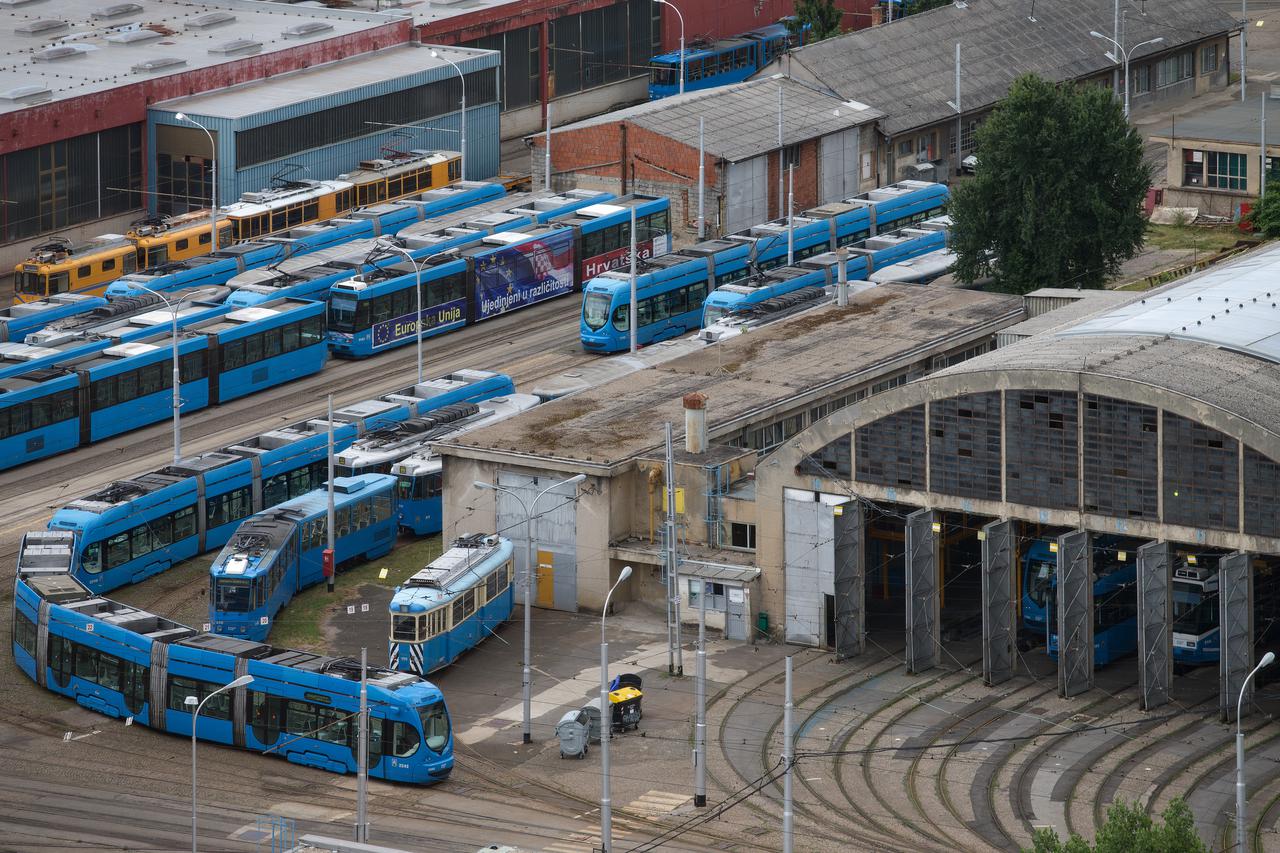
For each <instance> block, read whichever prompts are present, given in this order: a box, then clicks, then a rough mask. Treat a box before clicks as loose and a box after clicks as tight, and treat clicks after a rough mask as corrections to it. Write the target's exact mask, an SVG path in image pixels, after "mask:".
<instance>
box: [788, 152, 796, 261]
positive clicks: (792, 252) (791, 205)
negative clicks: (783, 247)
mask: <svg viewBox="0 0 1280 853" xmlns="http://www.w3.org/2000/svg"><path fill="white" fill-rule="evenodd" d="M795 262H796V167H795V165H794V164H793V165H792V166H791V168H789V169H787V266H791V265H792V264H794V263H795Z"/></svg>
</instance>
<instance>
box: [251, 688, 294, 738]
mask: <svg viewBox="0 0 1280 853" xmlns="http://www.w3.org/2000/svg"><path fill="white" fill-rule="evenodd" d="M284 706H285V700H284V699H281V698H280V697H278V696H271V695H269V694H266V693H259V692H257V691H250V692H249V707H250V709H251V710H250V718H249V724H250V725H251V726H253V736H254V737H256V738H257V739H258V740H259V741H261V742H262V743H263V744H265V745H266V746H271V745H272V744H274V743H275V742H276V741H277V740H278V739H279V738H280V723H281V718H282V717H283V716H284Z"/></svg>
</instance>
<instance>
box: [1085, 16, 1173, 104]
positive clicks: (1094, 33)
mask: <svg viewBox="0 0 1280 853" xmlns="http://www.w3.org/2000/svg"><path fill="white" fill-rule="evenodd" d="M1089 35H1091V36H1093V37H1094V38H1096V39H1102V40H1103V41H1106V42H1110V43H1111V44H1113V45H1115V48H1116V53H1119V54H1120V56H1121V57H1122V58H1123V61H1124V62H1123V64H1124V117H1125V120H1126V121H1127V120H1128V118H1129V57H1131V56H1132V55H1133V52H1134V51H1135V50H1137V49H1138V48H1140V47H1146V46H1147V45H1149V44H1159V43H1160V42H1162V41H1164V37H1163V36H1158V37H1156V38H1153V39H1147V40H1146V41H1140V42H1138V43H1137V44H1135V45H1134V46H1133V47H1131V48H1129V49H1128V50H1125V49H1124V48H1123V47H1121V45H1120V42H1118V41H1116V40H1115V39H1113V38H1112V37H1111V36H1104V35H1103V34H1102V33H1100V32H1098V31H1097V30H1090V31H1089ZM1103 55H1104V56H1105V57H1107V59H1110V60H1111V61H1112V62H1115V61H1116V54H1115V53H1112V52H1111V51H1107V52H1106V53H1105V54H1103Z"/></svg>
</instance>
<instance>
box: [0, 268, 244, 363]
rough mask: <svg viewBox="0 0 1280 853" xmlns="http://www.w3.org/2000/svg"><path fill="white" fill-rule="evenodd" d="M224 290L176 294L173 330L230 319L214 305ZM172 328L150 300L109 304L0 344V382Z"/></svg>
mask: <svg viewBox="0 0 1280 853" xmlns="http://www.w3.org/2000/svg"><path fill="white" fill-rule="evenodd" d="M225 290H226V288H195V289H192V290H189V291H187V290H183V291H178V292H176V293H175V294H174V296H173V303H174V305H176V306H177V307H178V312H177V313H178V327H179V328H186V327H187V326H190V325H191V324H192V323H198V322H200V321H201V320H208V319H210V318H212V317H220V316H222V315H223V314H227V313H230V311H231V306H229V305H224V304H222V303H221V302H219V301H217V296H218V295H225ZM218 291H224V292H223V293H222V294H219V293H218ZM68 321H70V322H68ZM172 322H173V314H172V313H171V312H170V311H169V309H168V308H167V307H165V306H162V305H161V304H160V300H159V299H158V298H156V297H154V296H152V295H151V294H144V295H143V296H142V297H123V298H121V299H115V300H112V301H111V302H110V303H108V304H107V305H105V306H102V307H101V308H95V309H93V310H92V311H90V312H88V313H85V314H79V315H77V316H74V317H67V318H64V319H63V320H60V321H57V322H54V323H51V324H49V325H48V326H46V327H45V328H44V329H40V330H39V331H35V332H32V333H30V334H28V335H27V337H26V339H25V340H24V341H23V342H22V343H0V379H7V378H9V377H11V376H21V375H22V374H24V373H28V372H30V371H32V370H35V369H36V368H40V367H52V366H53V365H55V364H57V363H59V362H62V361H66V360H68V359H72V358H77V357H79V356H83V355H89V354H90V353H95V352H100V351H102V350H104V349H107V348H108V347H113V346H117V345H119V344H124V343H129V342H130V341H135V340H140V339H142V338H144V337H146V336H148V335H151V334H153V333H155V332H156V331H157V330H164V329H171V328H172V325H171V324H172Z"/></svg>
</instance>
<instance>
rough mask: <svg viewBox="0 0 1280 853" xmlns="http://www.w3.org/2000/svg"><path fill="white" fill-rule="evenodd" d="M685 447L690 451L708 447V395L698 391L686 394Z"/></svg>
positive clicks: (702, 449) (698, 451)
mask: <svg viewBox="0 0 1280 853" xmlns="http://www.w3.org/2000/svg"><path fill="white" fill-rule="evenodd" d="M684 449H685V450H687V451H688V452H690V453H702V452H704V451H705V450H706V449H707V395H706V394H700V393H698V392H697V391H694V392H693V393H692V394H685V395H684Z"/></svg>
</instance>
